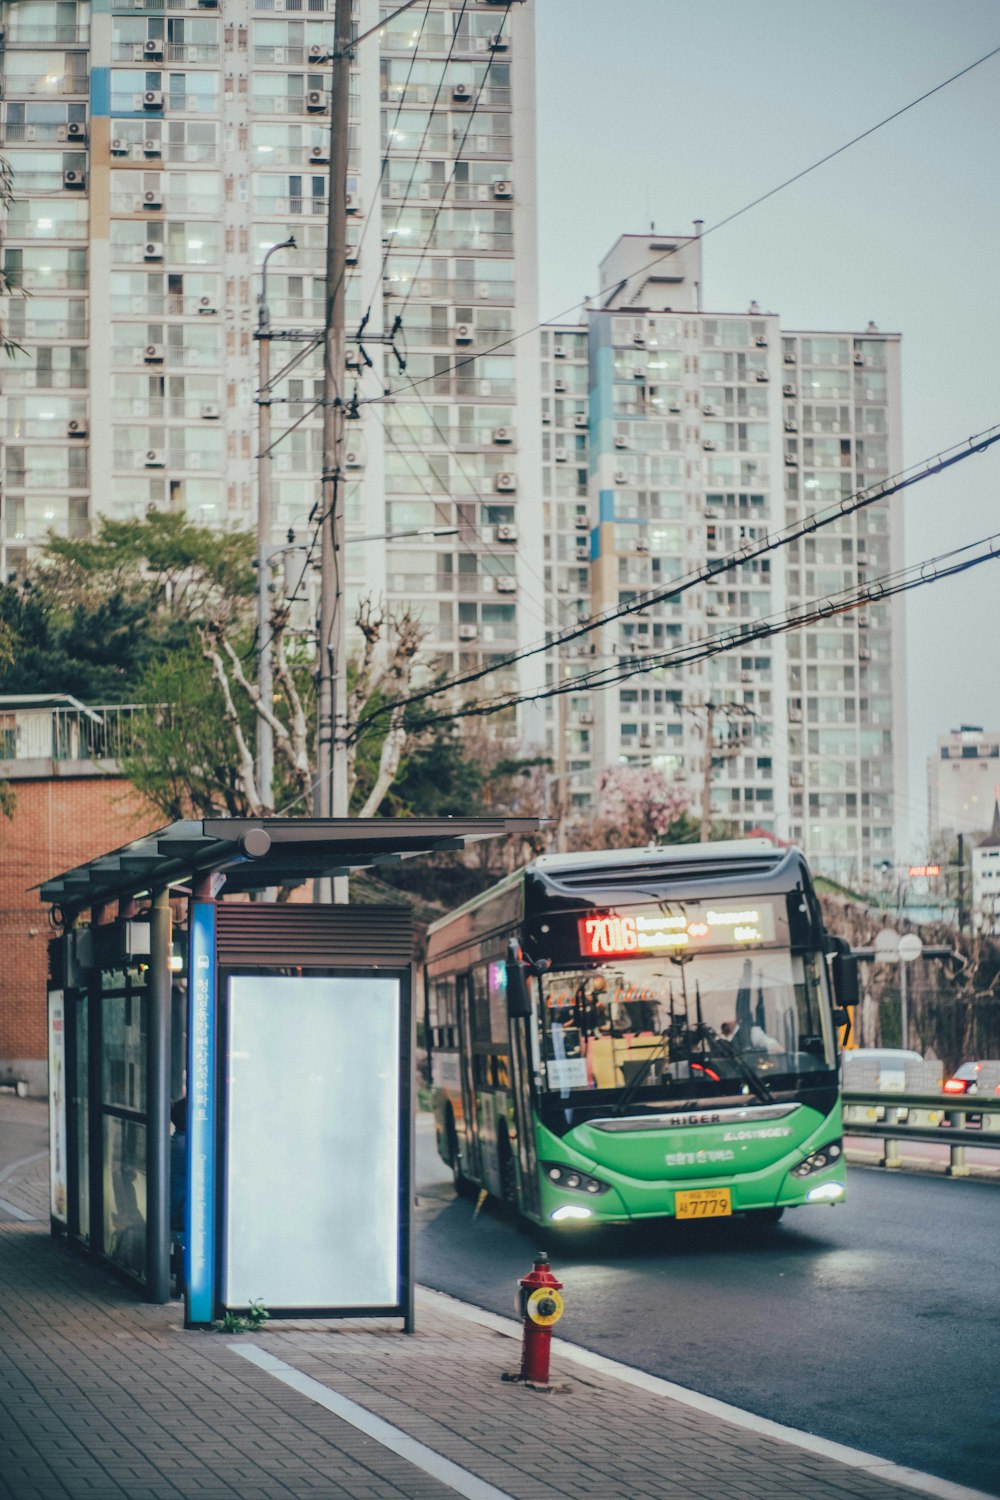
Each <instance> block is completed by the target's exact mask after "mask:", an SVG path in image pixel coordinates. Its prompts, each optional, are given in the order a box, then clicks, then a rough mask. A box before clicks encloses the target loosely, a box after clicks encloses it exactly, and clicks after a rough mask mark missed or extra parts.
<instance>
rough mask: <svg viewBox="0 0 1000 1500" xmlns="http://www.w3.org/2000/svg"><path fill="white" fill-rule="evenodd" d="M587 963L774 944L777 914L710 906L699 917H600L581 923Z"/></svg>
mask: <svg viewBox="0 0 1000 1500" xmlns="http://www.w3.org/2000/svg"><path fill="white" fill-rule="evenodd" d="M577 929H578V931H579V935H580V954H581V956H582V957H584V958H625V957H627V956H628V955H630V954H634V955H636V956H638V955H640V954H644V953H670V952H676V951H677V950H678V949H685V948H697V947H702V946H707V947H720V946H723V947H742V946H743V945H744V944H751V943H766V942H773V940H774V913H773V912H772V910H771V908H770V906H769V905H766V904H764V905H760V906H754V907H736V906H734V907H721V906H720V907H708V908H706V910H705V911H703V912H699V913H698V914H697V915H695V914H691V915H688V914H687V913H685V912H677V913H664V912H652V913H638V914H636V915H634V916H633V915H631V914H629V915H619V914H618V913H616V912H595V913H593V915H592V916H589V917H581V918H579V919H578V921H577Z"/></svg>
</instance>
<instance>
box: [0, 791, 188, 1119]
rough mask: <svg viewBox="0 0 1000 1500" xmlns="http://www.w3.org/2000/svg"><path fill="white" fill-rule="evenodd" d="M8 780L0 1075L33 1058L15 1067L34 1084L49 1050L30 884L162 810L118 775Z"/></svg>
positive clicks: (144, 828) (90, 855)
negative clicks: (12, 800) (10, 801)
mask: <svg viewBox="0 0 1000 1500" xmlns="http://www.w3.org/2000/svg"><path fill="white" fill-rule="evenodd" d="M12 785H13V789H14V791H15V792H16V795H17V807H16V809H15V812H14V816H13V819H8V818H2V817H0V1080H2V1079H3V1077H4V1075H5V1073H6V1072H7V1071H8V1069H9V1068H11V1066H12V1065H13V1064H22V1063H25V1062H35V1064H36V1066H35V1067H29V1068H24V1067H19V1068H17V1069H16V1071H18V1072H19V1073H22V1074H24V1075H26V1076H28V1077H29V1079H30V1081H31V1084H32V1092H35V1091H37V1089H38V1080H39V1078H40V1077H42V1078H43V1075H44V1066H45V1063H44V1060H45V1056H46V1050H47V1042H46V1010H45V988H46V976H47V973H48V954H47V946H46V945H47V943H48V939H49V936H50V934H51V929H50V927H49V922H48V907H47V906H44V905H43V904H42V902H41V901H40V900H39V897H38V892H37V891H32V890H31V889H30V887H31V886H34V885H37V884H38V883H39V882H40V881H42V880H47V879H49V877H50V876H52V875H59V874H61V873H62V872H63V871H64V870H68V869H71V868H72V866H74V865H80V864H85V863H86V861H87V860H90V859H95V858H96V857H97V855H99V854H106V853H107V852H108V850H110V849H116V848H118V846H119V845H121V844H127V843H128V842H129V841H130V840H131V839H134V838H140V837H141V836H142V835H143V834H146V833H150V832H151V831H152V830H153V829H155V828H158V827H160V826H161V825H162V823H163V817H162V815H161V814H160V813H158V812H156V811H155V810H154V809H151V808H150V807H149V805H148V804H146V803H144V802H143V801H142V799H141V798H140V797H139V795H138V793H137V792H136V791H135V789H134V788H133V787H132V786H131V785H130V784H129V783H128V782H127V781H125V780H124V779H121V778H119V777H112V776H94V775H90V776H81V777H79V778H75V777H72V776H66V777H53V778H50V779H46V780H37V781H27V780H26V781H22V780H17V781H15V782H13V783H12ZM39 1062H40V1063H41V1070H39V1068H38V1066H37V1064H38V1063H39ZM42 1088H44V1079H43V1082H42Z"/></svg>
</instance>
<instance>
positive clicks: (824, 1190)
mask: <svg viewBox="0 0 1000 1500" xmlns="http://www.w3.org/2000/svg"><path fill="white" fill-rule="evenodd" d="M846 1191H847V1189H846V1188H845V1187H844V1184H843V1183H842V1182H821V1183H819V1184H817V1186H816V1187H814V1188H810V1189H809V1191H808V1193H806V1202H807V1203H835V1202H836V1200H837V1199H838V1198H842V1197H843V1196H844V1193H845V1192H846Z"/></svg>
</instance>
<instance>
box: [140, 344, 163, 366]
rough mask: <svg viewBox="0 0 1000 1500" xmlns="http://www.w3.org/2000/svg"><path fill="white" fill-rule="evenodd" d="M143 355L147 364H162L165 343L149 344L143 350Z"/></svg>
mask: <svg viewBox="0 0 1000 1500" xmlns="http://www.w3.org/2000/svg"><path fill="white" fill-rule="evenodd" d="M142 357H143V360H144V361H145V363H146V364H147V365H162V363H163V345H162V344H147V345H146V347H145V349H144V350H143V351H142Z"/></svg>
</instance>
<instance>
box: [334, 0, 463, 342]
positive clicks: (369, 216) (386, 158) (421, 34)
mask: <svg viewBox="0 0 1000 1500" xmlns="http://www.w3.org/2000/svg"><path fill="white" fill-rule="evenodd" d="M407 8H408V7H403V9H407ZM430 10H431V0H427V4H426V5H425V7H424V14H423V17H422V18H421V21H420V30H419V32H418V33H417V40H416V43H415V44H414V47H413V54H412V56H411V57H410V66H409V68H408V69H407V72H406V79H405V81H404V83H403V87H402V89H401V91H400V95H399V103H398V104H397V105H396V118H395V119H394V120H393V122H392V128H391V129H390V131H389V133H388V137H387V139H386V144H385V149H384V151H383V155H382V167H381V170H380V172H379V174H378V182H377V183H376V184H375V193H374V196H375V197H378V196H379V195H380V194H381V192H382V183H383V181H384V180H385V174H386V171H387V169H388V166H389V157H390V156H391V154H392V142H393V138H394V136H395V134H396V130H397V128H398V126H399V117H400V115H401V114H402V112H403V105H404V103H405V102H406V95H407V93H408V91H409V87H410V79H411V78H412V77H413V69H414V66H415V65H416V61H417V54H418V53H419V51H420V44H421V42H422V41H423V39H424V29H425V27H426V25H427V17H428V16H429V15H430ZM399 14H401V12H400V11H395V12H394V13H393V15H391V16H386V17H385V19H384V20H383V21H382V22H381V23H380V25H381V26H386V25H388V23H389V22H390V21H392V20H394V19H395V17H396V16H398V15H399ZM450 55H451V54H450V53H449V57H450ZM445 67H447V59H446V61H445ZM431 113H432V114H433V110H432V111H431ZM373 218H374V214H372V213H368V214H367V215H366V216H365V222H364V227H363V229H362V230H361V238H360V239H359V240H358V243H357V246H356V254H357V256H358V259H359V261H360V258H361V250H362V247H363V245H364V243H365V239H366V237H367V234H368V229H369V226H370V225H371V222H372V219H373ZM384 274H385V257H384V256H383V258H382V275H384ZM380 281H381V276H380V277H379V278H378V279H377V280H376V282H375V285H376V286H378V285H379V282H380ZM371 310H372V304H371V302H369V304H368V315H369V316H370V315H371Z"/></svg>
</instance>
